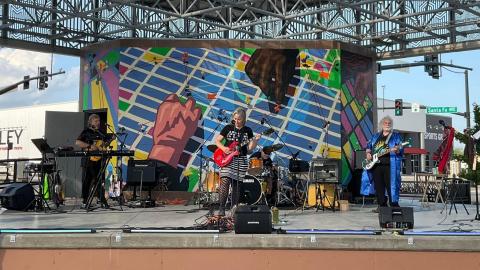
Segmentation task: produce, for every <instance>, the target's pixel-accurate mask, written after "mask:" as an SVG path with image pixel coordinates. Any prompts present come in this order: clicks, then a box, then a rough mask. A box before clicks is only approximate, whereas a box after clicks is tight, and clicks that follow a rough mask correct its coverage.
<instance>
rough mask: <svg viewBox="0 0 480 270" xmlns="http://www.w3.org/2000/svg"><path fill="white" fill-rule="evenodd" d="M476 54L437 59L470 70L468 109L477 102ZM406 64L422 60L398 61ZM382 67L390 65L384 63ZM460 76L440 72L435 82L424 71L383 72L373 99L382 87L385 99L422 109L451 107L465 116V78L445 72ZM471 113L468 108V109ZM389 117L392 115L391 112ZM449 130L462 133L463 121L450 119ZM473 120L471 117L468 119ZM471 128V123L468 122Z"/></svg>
mask: <svg viewBox="0 0 480 270" xmlns="http://www.w3.org/2000/svg"><path fill="white" fill-rule="evenodd" d="M479 60H480V51H479V50H474V51H466V52H457V53H448V54H442V55H441V61H442V62H443V63H452V64H455V65H459V66H464V67H470V68H473V71H469V72H468V77H469V88H470V91H469V92H470V105H471V104H473V103H474V102H477V103H478V102H479V100H480V61H479ZM401 61H405V62H408V63H412V62H415V61H423V57H412V58H405V59H401ZM382 64H383V65H388V64H393V61H384V62H382ZM448 69H450V70H453V71H456V72H461V73H452V72H450V71H448V70H446V69H444V68H442V73H441V74H442V76H441V77H440V79H438V80H436V79H433V78H432V77H430V76H428V74H427V73H426V72H425V71H424V67H412V68H410V69H409V73H404V72H400V71H396V70H385V71H382V74H379V75H378V76H377V95H378V97H382V95H383V94H382V85H384V86H385V98H386V99H396V98H402V99H403V100H404V101H407V102H417V103H420V104H422V105H426V106H452V107H457V108H458V111H459V112H465V107H466V104H465V76H464V73H463V70H460V69H454V68H448ZM470 109H472V106H470ZM392 114H393V111H392ZM451 116H452V119H453V127H454V128H455V129H457V130H463V129H464V128H465V127H466V120H465V118H463V117H461V116H457V115H451ZM471 116H472V117H473V115H471ZM471 123H472V126H473V119H472V121H471Z"/></svg>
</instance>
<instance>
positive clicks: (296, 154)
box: [292, 150, 300, 159]
mask: <svg viewBox="0 0 480 270" xmlns="http://www.w3.org/2000/svg"><path fill="white" fill-rule="evenodd" d="M298 154H300V150H298V151H297V153H295V154H293V155H292V158H293V159H297V156H298Z"/></svg>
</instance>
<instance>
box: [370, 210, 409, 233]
mask: <svg viewBox="0 0 480 270" xmlns="http://www.w3.org/2000/svg"><path fill="white" fill-rule="evenodd" d="M378 220H379V222H380V227H381V228H390V229H413V208H412V207H380V210H379V212H378Z"/></svg>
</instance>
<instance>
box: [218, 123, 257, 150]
mask: <svg viewBox="0 0 480 270" xmlns="http://www.w3.org/2000/svg"><path fill="white" fill-rule="evenodd" d="M220 134H221V135H222V136H223V137H224V138H225V140H226V142H225V146H229V145H230V144H231V143H232V142H234V141H237V140H238V138H240V139H239V141H240V144H245V145H244V146H243V147H242V148H241V149H240V156H246V155H247V153H248V148H247V146H248V140H249V139H251V138H253V131H252V129H251V128H249V127H247V126H244V127H242V128H241V129H240V130H238V129H237V128H235V125H233V124H229V125H226V126H225V127H224V128H223V129H222V131H220Z"/></svg>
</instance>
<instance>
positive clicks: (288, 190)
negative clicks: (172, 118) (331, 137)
mask: <svg viewBox="0 0 480 270" xmlns="http://www.w3.org/2000/svg"><path fill="white" fill-rule="evenodd" d="M282 147H283V145H282V144H274V145H269V146H265V147H263V148H262V151H263V152H264V153H268V154H270V153H272V152H275V151H278V150H280V149H282ZM207 149H208V150H209V151H211V152H212V153H213V152H215V150H216V149H217V146H216V145H214V144H212V145H208V146H207ZM207 160H208V161H209V162H211V163H213V166H209V168H211V169H210V171H209V172H208V173H207V175H206V176H205V178H204V182H203V189H204V190H205V191H206V192H209V193H217V192H218V189H219V186H220V175H219V172H218V171H217V170H216V169H215V166H216V165H215V163H214V162H213V160H212V159H210V158H207ZM265 163H267V162H264V159H262V157H252V158H250V159H249V166H248V170H247V174H246V175H245V178H244V179H243V181H242V183H241V187H240V192H241V195H240V198H241V199H240V202H241V203H246V204H249V205H255V204H267V205H269V206H274V205H275V206H277V205H285V206H286V205H290V206H297V205H302V204H304V203H305V198H306V196H307V193H308V192H309V191H308V188H307V187H306V186H305V183H304V182H305V181H306V180H305V179H304V178H305V177H303V176H302V175H305V176H307V178H308V169H307V171H299V172H297V171H295V172H291V171H290V170H289V168H288V167H286V166H278V165H277V164H275V163H273V162H268V163H267V164H265Z"/></svg>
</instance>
